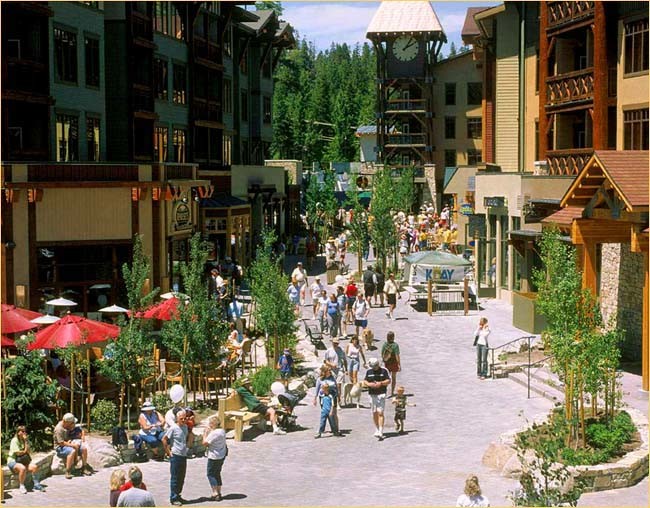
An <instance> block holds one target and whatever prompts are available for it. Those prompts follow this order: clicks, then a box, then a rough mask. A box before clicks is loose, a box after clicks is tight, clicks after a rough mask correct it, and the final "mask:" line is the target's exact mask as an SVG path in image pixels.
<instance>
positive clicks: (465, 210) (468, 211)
mask: <svg viewBox="0 0 650 508" xmlns="http://www.w3.org/2000/svg"><path fill="white" fill-rule="evenodd" d="M459 212H460V214H461V215H472V214H473V213H474V205H472V203H461V204H460V209H459Z"/></svg>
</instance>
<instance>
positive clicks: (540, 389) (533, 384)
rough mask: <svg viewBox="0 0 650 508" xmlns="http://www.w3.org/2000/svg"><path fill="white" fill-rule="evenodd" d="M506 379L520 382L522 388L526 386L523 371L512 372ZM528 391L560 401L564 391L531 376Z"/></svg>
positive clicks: (526, 379) (526, 378)
mask: <svg viewBox="0 0 650 508" xmlns="http://www.w3.org/2000/svg"><path fill="white" fill-rule="evenodd" d="M508 379H511V380H512V381H514V382H515V383H517V384H520V385H521V386H523V387H524V388H527V387H528V377H527V376H526V373H525V372H512V373H510V374H509V375H508ZM530 391H531V393H536V394H537V395H541V396H542V397H544V398H545V399H548V400H550V401H552V402H562V401H563V400H564V392H562V391H560V390H558V389H556V388H553V387H552V386H549V385H547V384H546V383H543V382H540V381H539V380H538V379H536V378H535V377H532V376H531V379H530Z"/></svg>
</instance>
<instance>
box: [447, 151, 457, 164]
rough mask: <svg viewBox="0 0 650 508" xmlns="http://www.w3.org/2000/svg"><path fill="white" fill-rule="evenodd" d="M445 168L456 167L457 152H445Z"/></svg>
mask: <svg viewBox="0 0 650 508" xmlns="http://www.w3.org/2000/svg"><path fill="white" fill-rule="evenodd" d="M445 167H446V168H455V167H456V150H445Z"/></svg>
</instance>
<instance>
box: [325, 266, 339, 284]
mask: <svg viewBox="0 0 650 508" xmlns="http://www.w3.org/2000/svg"><path fill="white" fill-rule="evenodd" d="M338 274H339V269H338V268H337V267H334V268H330V269H328V270H327V283H328V284H334V283H335V282H336V276H337V275H338Z"/></svg>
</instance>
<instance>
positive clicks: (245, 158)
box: [241, 140, 250, 164]
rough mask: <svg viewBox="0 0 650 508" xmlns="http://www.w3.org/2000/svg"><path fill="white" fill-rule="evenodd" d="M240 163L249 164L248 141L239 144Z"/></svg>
mask: <svg viewBox="0 0 650 508" xmlns="http://www.w3.org/2000/svg"><path fill="white" fill-rule="evenodd" d="M241 163H242V164H250V153H249V151H248V140H242V142H241Z"/></svg>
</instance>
